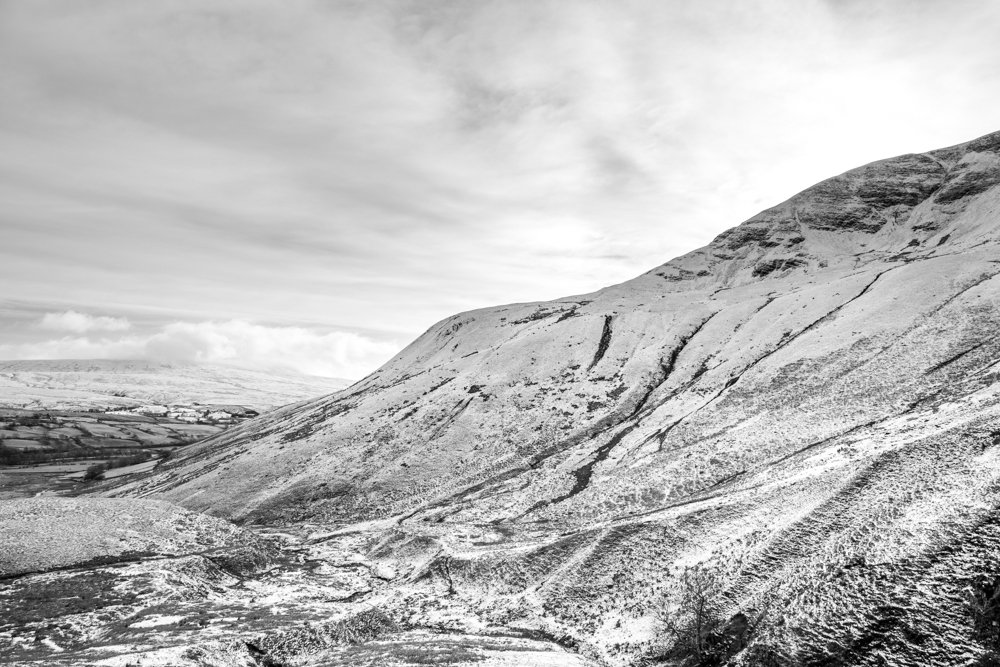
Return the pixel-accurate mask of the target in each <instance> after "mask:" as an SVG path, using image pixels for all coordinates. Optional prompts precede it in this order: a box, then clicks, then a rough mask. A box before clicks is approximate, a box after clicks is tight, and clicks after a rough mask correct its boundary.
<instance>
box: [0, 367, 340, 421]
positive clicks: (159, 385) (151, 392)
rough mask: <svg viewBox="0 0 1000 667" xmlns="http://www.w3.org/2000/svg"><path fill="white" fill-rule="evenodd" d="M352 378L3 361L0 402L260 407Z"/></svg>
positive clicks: (224, 369)
mask: <svg viewBox="0 0 1000 667" xmlns="http://www.w3.org/2000/svg"><path fill="white" fill-rule="evenodd" d="M349 384H350V381H349V380H343V379H340V378H327V377H317V376H311V375H302V374H299V373H295V372H292V371H266V372H265V371H253V370H245V369H240V368H232V367H229V366H216V365H202V364H183V363H169V364H168V363H156V362H149V361H137V360H115V359H89V360H80V359H55V360H31V361H0V407H11V408H27V409H62V410H70V409H91V408H99V409H103V408H110V407H127V406H134V405H136V404H137V403H141V404H164V405H192V404H194V403H200V404H205V405H241V406H245V407H249V408H253V409H255V410H257V411H263V410H268V409H270V408H273V407H277V406H279V405H286V404H288V403H294V402H297V401H301V400H304V399H307V398H317V397H319V396H323V395H325V394H329V393H331V392H334V391H337V390H338V389H343V388H344V387H346V386H347V385H349Z"/></svg>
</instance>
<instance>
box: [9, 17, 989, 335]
mask: <svg viewBox="0 0 1000 667" xmlns="http://www.w3.org/2000/svg"><path fill="white" fill-rule="evenodd" d="M998 30H1000V4H998V3H988V2H981V1H975V0H955V1H954V2H949V3H942V2H913V1H912V0H885V1H884V2H879V3H871V2H860V1H858V0H829V1H824V0H795V1H793V0H738V1H737V0H731V1H728V2H727V1H725V0H720V1H718V2H711V3H705V2H691V1H686V0H675V1H670V2H664V1H662V0H621V1H619V2H606V1H604V0H579V1H576V2H564V1H560V0H537V1H531V2H510V1H509V0H479V1H477V2H414V1H413V0H380V1H379V2H353V1H347V2H325V1H314V2H313V1H310V0H303V1H302V2H295V3H276V2H269V1H266V0H198V1H197V2H192V1H188V0H182V1H178V2H166V3H152V2H147V3H141V2H134V1H131V0H93V1H88V2H83V1H80V0H69V1H58V0H55V1H53V0H49V1H37V2H31V1H20V2H17V1H15V2H0V61H2V62H3V63H4V75H3V76H2V77H0V100H2V104H0V200H2V201H3V202H4V206H3V210H2V211H0V227H2V229H3V231H4V236H3V243H2V244H0V284H2V285H4V287H5V291H6V293H9V294H12V295H16V296H17V298H19V299H24V300H28V301H33V302H38V303H42V302H45V303H55V302H58V303H60V304H66V307H70V306H75V307H77V308H78V309H97V308H101V307H107V308H109V309H111V308H112V306H120V307H121V308H122V309H125V310H129V309H139V308H150V309H155V310H156V311H157V312H160V313H169V314H170V317H171V318H172V319H177V320H184V321H199V320H200V321H204V320H209V319H216V320H225V321H228V320H231V319H238V320H248V321H258V322H259V321H267V322H275V323H279V324H291V323H300V322H315V323H317V324H318V325H320V326H321V327H325V328H326V329H329V330H334V329H340V330H343V329H348V328H354V327H359V328H364V329H369V330H374V329H377V330H380V331H382V332H386V333H390V332H391V333H392V334H393V335H400V336H404V335H407V336H412V335H416V334H417V333H419V332H420V331H421V330H423V329H424V328H426V327H427V326H429V325H430V324H432V323H433V322H435V321H437V320H439V319H441V318H443V317H445V316H447V315H449V314H451V313H453V312H454V311H457V310H463V309H468V308H474V307H481V306H486V305H490V304H491V303H497V302H510V301H525V300H533V299H545V298H554V297H558V296H563V295H565V294H577V293H581V292H586V291H589V290H593V289H597V288H600V287H602V286H604V285H607V284H610V283H614V282H619V281H621V280H624V279H627V278H629V277H631V276H634V275H638V274H639V273H642V272H643V271H645V270H646V269H648V268H650V267H652V266H655V265H657V264H659V263H661V262H663V261H665V260H667V259H669V258H670V257H672V256H676V255H679V254H682V253H683V252H686V251H689V250H691V249H693V248H695V247H697V246H699V245H701V244H703V243H706V242H707V241H708V240H710V239H711V238H712V237H713V236H715V235H716V234H717V233H719V232H720V231H722V230H723V229H725V228H727V227H730V226H732V225H735V224H737V223H739V222H740V221H741V220H743V219H746V218H748V217H750V216H751V215H753V214H754V213H756V212H757V211H759V210H761V209H763V208H766V207H767V206H770V205H773V204H776V203H777V202H779V201H781V200H782V199H784V198H787V197H788V196H790V195H792V194H794V193H795V192H796V191H797V190H799V189H802V188H804V187H807V186H809V185H812V184H813V183H814V182H816V181H818V180H820V179H822V178H824V177H827V176H830V175H832V174H836V173H838V172H840V171H843V170H845V169H848V168H851V167H854V166H858V165H859V164H861V163H864V162H866V161H869V160H874V159H878V158H883V157H887V156H890V155H893V154H899V153H904V152H909V151H914V150H926V149H931V148H936V147H940V146H944V145H948V144H951V143H957V142H959V141H962V140H966V139H970V138H972V137H974V136H976V135H978V134H985V133H986V132H990V131H994V130H996V129H997V127H996V122H997V121H996V113H995V109H996V108H997V105H998V104H1000V50H998V49H996V48H995V47H994V46H993V42H994V41H995V39H993V35H995V34H996V33H997V32H998ZM929 82H930V83H929ZM165 286H168V287H165Z"/></svg>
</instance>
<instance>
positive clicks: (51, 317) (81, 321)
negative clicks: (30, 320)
mask: <svg viewBox="0 0 1000 667" xmlns="http://www.w3.org/2000/svg"><path fill="white" fill-rule="evenodd" d="M38 326H39V327H41V328H42V329H49V330H51V331H69V332H71V333H77V334H81V333H86V332H88V331H125V330H126V329H129V328H131V326H132V325H131V323H130V322H129V321H128V320H127V319H125V318H124V317H107V316H104V315H88V314H87V313H78V312H76V311H75V310H67V311H64V312H61V313H45V315H44V316H43V317H42V319H41V321H40V322H39V323H38Z"/></svg>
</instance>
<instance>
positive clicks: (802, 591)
mask: <svg viewBox="0 0 1000 667" xmlns="http://www.w3.org/2000/svg"><path fill="white" fill-rule="evenodd" d="M998 184H1000V133H997V134H993V135H988V136H986V137H982V138H980V139H977V140H975V141H972V142H969V143H966V144H962V145H959V146H955V147H951V148H947V149H942V150H938V151H932V152H930V153H925V154H918V155H907V156H902V157H898V158H894V159H890V160H885V161H882V162H877V163H873V164H871V165H867V166H865V167H862V168H860V169H856V170H852V171H850V172H847V173H845V174H843V175H841V176H837V177H835V178H832V179H829V180H827V181H824V182H823V183H820V184H819V185H816V186H814V187H812V188H810V189H808V190H806V191H804V192H802V193H800V194H798V195H796V196H794V197H792V198H791V199H790V200H788V201H787V202H785V203H783V204H780V205H779V206H776V207H774V208H772V209H769V210H767V211H764V212H762V213H761V214H759V215H757V216H755V217H754V218H751V219H750V220H748V221H747V222H745V223H744V224H742V225H740V226H739V227H736V228H734V229H732V230H729V231H728V232H726V233H724V234H722V235H720V236H719V237H718V238H716V239H715V240H714V241H713V242H712V243H711V244H709V245H708V246H707V247H705V248H702V249H700V250H697V251H695V252H693V253H690V254H688V255H685V256H683V257H680V258H678V259H675V260H672V261H670V262H668V263H666V264H664V265H662V266H660V267H657V268H656V269H654V270H652V271H649V272H648V273H645V274H643V275H641V276H639V277H637V278H635V279H634V280H631V281H628V282H626V283H623V284H621V285H616V286H613V287H609V288H607V289H604V290H601V291H599V292H596V293H594V294H589V295H584V296H578V297H572V298H567V299H561V300H557V301H552V302H545V303H532V304H516V305H508V306H502V307H497V308H489V309H484V310H479V311H474V312H470V313H463V314H461V315H456V316H454V317H451V318H449V319H447V320H444V321H443V322H440V323H439V324H437V325H435V326H434V327H432V328H431V329H430V330H429V331H428V332H427V333H425V334H424V335H423V336H421V337H420V338H419V339H417V340H416V341H414V342H413V343H412V344H411V345H410V346H409V347H407V348H406V349H405V350H403V351H402V352H401V353H400V354H399V355H398V356H397V357H396V358H394V359H393V360H392V361H390V362H389V363H388V364H386V365H385V366H384V367H383V368H381V369H379V370H378V371H377V372H375V373H373V374H372V375H371V376H369V377H368V378H366V379H364V380H363V381H361V382H359V383H357V384H355V385H353V386H352V387H350V388H349V389H347V390H345V391H342V392H340V393H337V394H334V395H332V396H329V397H324V398H321V399H317V400H313V401H309V402H305V403H301V404H297V405H293V406H288V407H286V408H282V409H280V410H277V411H274V412H272V413H270V414H269V415H266V416H265V417H263V418H262V419H260V420H255V421H254V422H251V423H247V424H244V425H241V426H238V427H236V428H234V429H231V430H229V431H227V432H226V433H224V434H222V435H220V436H218V437H215V438H212V439H210V440H208V441H205V442H204V443H200V444H198V445H196V446H193V447H190V448H188V449H186V450H185V452H184V454H183V455H181V456H179V457H177V458H176V459H175V460H172V461H170V462H168V463H167V464H165V465H164V466H161V468H160V469H158V471H157V473H156V474H155V475H153V476H150V477H147V478H145V479H142V480H139V481H134V482H130V483H128V484H125V485H122V486H121V487H119V488H118V489H117V490H116V491H115V492H114V493H116V494H120V495H141V496H154V497H158V498H165V499H169V500H173V501H175V502H177V503H179V504H181V505H183V506H185V507H187V508H190V509H197V510H203V511H207V512H209V513H212V514H216V515H220V516H224V517H229V518H234V519H239V520H248V521H255V522H287V521H293V520H309V521H313V522H325V523H353V522H359V521H363V520H373V519H374V520H382V521H380V522H377V523H375V524H366V525H368V526H369V528H366V530H372V531H373V539H376V537H377V539H379V540H381V541H380V542H379V546H378V547H377V548H376V549H375V550H374V551H373V553H374V554H375V555H377V556H379V557H381V558H384V559H386V560H389V561H391V562H392V563H393V565H394V567H396V568H397V569H398V571H400V572H403V573H406V574H405V576H404V577H403V578H404V579H405V580H406V581H408V582H410V584H412V585H418V583H419V582H422V581H427V580H428V579H429V580H436V579H441V578H443V577H446V578H447V581H448V590H449V595H455V596H459V597H461V598H462V599H464V600H466V601H467V603H468V604H469V605H470V607H471V608H473V609H475V611H476V613H477V614H479V615H481V617H483V618H486V619H489V620H490V621H491V622H494V623H500V624H508V625H511V624H522V625H524V624H526V625H534V626H538V627H542V628H544V629H546V631H547V632H552V633H557V635H568V636H570V637H572V638H573V640H574V641H575V642H577V643H578V644H583V645H586V646H589V647H590V649H589V650H591V651H592V652H593V653H594V654H595V655H597V656H599V657H601V658H602V659H604V660H608V661H611V662H629V661H631V660H635V659H637V658H638V656H640V655H642V654H643V652H644V651H648V650H650V647H651V646H652V645H653V644H655V641H656V636H657V633H658V632H659V630H658V629H657V628H658V627H659V626H658V625H657V620H656V619H657V610H659V609H661V608H663V606H664V605H667V606H669V604H670V602H671V600H674V599H676V594H677V590H678V589H677V587H678V578H677V577H676V573H677V571H678V569H679V568H683V567H684V566H685V565H690V564H692V563H697V562H702V561H704V562H706V563H711V564H712V565H713V567H715V568H717V569H718V571H719V572H720V574H721V577H722V581H724V582H725V587H724V590H723V591H722V593H720V595H721V598H722V599H723V600H724V602H725V608H726V610H727V613H728V614H730V615H731V616H732V618H734V619H735V618H738V617H743V618H746V619H750V627H751V628H753V631H752V632H750V633H749V634H746V635H745V636H744V637H743V639H742V640H741V642H743V643H747V642H748V643H749V646H747V647H745V648H744V647H742V646H741V647H739V648H742V651H741V652H740V653H738V654H737V655H736V656H735V657H733V660H735V661H737V662H739V661H742V662H743V664H748V665H749V664H809V663H816V664H819V662H817V661H820V662H821V661H822V660H824V659H835V662H831V663H829V664H884V663H877V662H876V658H877V657H878V656H883V657H884V656H886V655H888V656H891V657H893V662H892V663H890V664H967V663H968V661H970V660H975V659H978V658H979V657H981V656H982V655H985V653H984V652H985V651H986V650H987V649H988V641H989V640H988V639H984V635H982V633H981V632H979V630H977V629H976V627H977V626H976V621H975V618H974V617H973V616H972V615H971V613H970V612H969V608H968V605H966V600H967V597H968V595H970V594H971V593H970V591H977V590H978V591H983V590H985V591H986V593H990V590H991V589H990V590H987V589H984V588H982V587H983V586H987V587H989V586H992V585H993V582H994V580H995V579H996V577H998V576H1000V560H998V559H997V558H996V554H997V553H998V549H1000V534H998V531H1000V524H998V516H1000V465H998V463H1000V461H998V457H1000V447H998V446H997V444H998V441H1000V383H998V381H1000V338H998V337H997V336H996V335H995V332H996V331H997V328H998V326H1000V277H998V274H1000V187H998ZM373 525H374V526H375V528H371V526H373ZM995 648H997V649H1000V645H998V646H996V647H995ZM830 656H834V658H830ZM766 660H772V662H770V663H768V662H766ZM838 660H839V662H837V661H838ZM984 664H985V663H984Z"/></svg>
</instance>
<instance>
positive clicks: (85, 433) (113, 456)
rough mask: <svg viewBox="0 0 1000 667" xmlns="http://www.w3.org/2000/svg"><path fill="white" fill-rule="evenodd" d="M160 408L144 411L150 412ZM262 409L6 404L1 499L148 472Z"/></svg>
mask: <svg viewBox="0 0 1000 667" xmlns="http://www.w3.org/2000/svg"><path fill="white" fill-rule="evenodd" d="M151 411H152V412H156V413H158V414H144V412H146V413H148V412H151ZM255 415H256V412H254V411H253V410H249V409H246V408H242V407H240V406H195V407H187V406H184V407H181V406H172V407H171V408H163V409H162V410H159V409H156V410H148V409H144V408H142V407H140V408H136V409H134V410H133V411H128V410H121V409H119V410H115V411H112V412H103V411H97V410H91V411H79V410H45V411H35V410H23V409H16V408H0V500H6V499H11V498H21V497H28V496H33V495H36V494H38V493H45V492H66V491H72V490H74V489H76V488H77V487H79V486H80V484H81V482H84V481H86V480H85V478H86V477H87V475H88V472H87V471H88V469H90V468H92V467H94V466H101V467H104V468H108V470H106V471H104V472H103V473H102V474H100V475H98V474H96V471H97V469H95V472H91V473H90V475H91V477H92V478H96V477H98V476H99V477H101V478H107V479H110V478H112V477H121V476H123V475H126V474H131V473H137V472H148V471H149V470H152V469H153V468H154V467H156V465H158V464H159V462H160V461H162V460H164V459H165V458H166V457H168V456H169V455H170V453H171V452H173V451H174V450H175V449H177V448H178V447H184V446H185V445H189V444H191V443H193V442H197V441H199V440H203V439H205V438H208V437H210V436H213V435H215V434H217V433H221V432H222V431H223V430H225V429H226V428H227V427H228V426H230V425H232V424H235V423H238V422H240V421H244V420H246V419H249V418H251V417H253V416H255Z"/></svg>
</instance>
